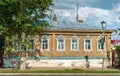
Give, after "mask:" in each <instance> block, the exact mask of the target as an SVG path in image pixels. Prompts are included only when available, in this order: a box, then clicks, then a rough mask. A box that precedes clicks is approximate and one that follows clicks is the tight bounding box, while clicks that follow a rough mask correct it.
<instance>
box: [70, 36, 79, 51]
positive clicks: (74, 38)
mask: <svg viewBox="0 0 120 76" xmlns="http://www.w3.org/2000/svg"><path fill="white" fill-rule="evenodd" d="M72 40H77V48H76V49H75V48H73V47H72V45H73V43H72ZM70 43H71V46H70V47H71V51H78V50H79V38H78V37H76V36H73V37H71V39H70ZM74 46H75V44H74Z"/></svg>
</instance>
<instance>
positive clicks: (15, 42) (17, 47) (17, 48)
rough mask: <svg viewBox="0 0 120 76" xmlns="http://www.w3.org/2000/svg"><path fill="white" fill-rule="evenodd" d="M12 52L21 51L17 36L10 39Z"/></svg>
mask: <svg viewBox="0 0 120 76" xmlns="http://www.w3.org/2000/svg"><path fill="white" fill-rule="evenodd" d="M12 51H21V42H20V40H19V36H18V35H15V36H13V37H12Z"/></svg>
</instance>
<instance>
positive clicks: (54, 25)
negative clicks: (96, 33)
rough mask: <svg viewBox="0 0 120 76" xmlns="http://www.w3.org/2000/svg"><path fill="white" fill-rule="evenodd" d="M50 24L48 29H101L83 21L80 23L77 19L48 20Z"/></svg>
mask: <svg viewBox="0 0 120 76" xmlns="http://www.w3.org/2000/svg"><path fill="white" fill-rule="evenodd" d="M48 23H49V24H50V26H49V27H48V29H58V30H61V29H62V30H79V29H80V30H97V29H102V28H101V27H97V26H93V25H88V24H85V23H80V22H77V21H53V20H51V21H48Z"/></svg>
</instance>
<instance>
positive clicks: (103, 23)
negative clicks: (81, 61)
mask: <svg viewBox="0 0 120 76" xmlns="http://www.w3.org/2000/svg"><path fill="white" fill-rule="evenodd" d="M101 25H102V29H103V38H102V42H101V44H102V45H103V52H102V70H103V69H104V43H105V27H106V22H105V21H102V22H101Z"/></svg>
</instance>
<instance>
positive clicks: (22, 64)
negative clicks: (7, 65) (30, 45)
mask: <svg viewBox="0 0 120 76" xmlns="http://www.w3.org/2000/svg"><path fill="white" fill-rule="evenodd" d="M21 36H22V37H21V38H22V41H21V42H22V49H21V51H22V52H21V59H20V70H26V60H27V58H26V47H27V46H26V43H25V38H26V36H25V33H24V32H23V33H22V35H21Z"/></svg>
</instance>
